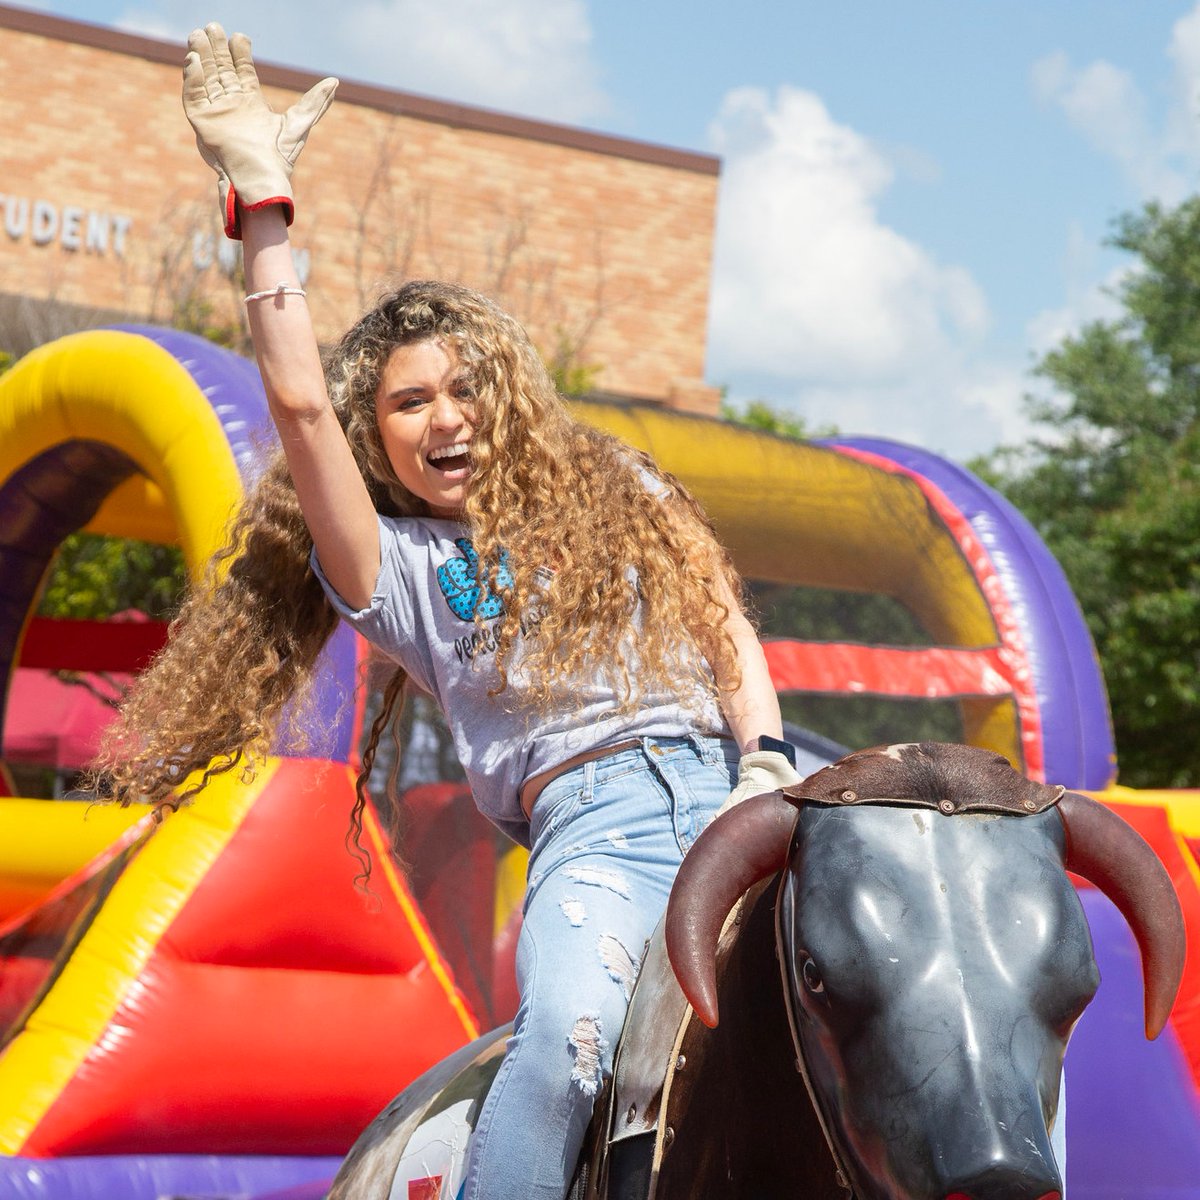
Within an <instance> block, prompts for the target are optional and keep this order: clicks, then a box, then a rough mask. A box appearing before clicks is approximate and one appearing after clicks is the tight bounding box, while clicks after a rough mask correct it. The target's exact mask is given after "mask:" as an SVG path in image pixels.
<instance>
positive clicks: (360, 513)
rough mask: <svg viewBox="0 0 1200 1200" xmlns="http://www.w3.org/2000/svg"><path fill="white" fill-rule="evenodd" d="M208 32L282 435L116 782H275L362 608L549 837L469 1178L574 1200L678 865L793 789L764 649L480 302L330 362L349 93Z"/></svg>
mask: <svg viewBox="0 0 1200 1200" xmlns="http://www.w3.org/2000/svg"><path fill="white" fill-rule="evenodd" d="M189 48H190V49H189V53H188V56H187V60H186V63H185V67H184V106H185V110H186V112H187V115H188V117H189V119H190V121H191V122H192V125H193V127H194V128H195V131H196V136H197V142H198V144H199V147H200V151H201V154H202V155H203V156H204V158H205V160H206V161H207V162H208V163H209V164H210V165H211V166H212V167H213V168H214V169H215V170H216V171H217V174H218V178H219V191H220V197H221V203H222V211H223V214H224V217H225V220H226V227H227V232H228V233H230V235H231V236H240V237H241V238H242V239H243V242H244V248H245V268H246V282H247V290H248V293H249V294H248V295H247V297H246V303H247V305H248V311H249V318H250V328H251V334H252V336H253V340H254V347H255V352H256V355H257V357H258V364H259V368H260V370H261V373H262V378H263V383H264V385H265V388H266V393H267V398H268V401H269V405H270V410H271V415H272V417H273V419H274V422H275V425H276V428H277V430H278V433H279V438H280V442H281V452H280V454H279V456H278V457H277V459H276V461H275V462H274V463H273V464H272V466H271V467H270V468H268V470H267V471H266V473H265V475H264V477H263V479H262V480H261V481H260V483H259V484H258V485H257V487H256V489H255V491H254V493H253V494H252V495H251V496H250V497H249V498H248V499H247V501H246V503H245V505H244V507H243V509H242V511H241V513H240V514H239V516H238V519H237V521H236V523H235V525H234V528H233V532H232V535H231V539H230V544H229V546H228V547H227V549H226V550H225V551H224V552H223V554H222V556H221V570H220V571H218V572H214V577H213V580H212V581H211V582H210V584H209V585H208V586H206V587H205V588H203V589H198V590H197V592H196V593H195V594H194V595H193V596H192V597H191V598H190V599H189V600H188V602H187V603H186V605H185V607H184V610H183V612H182V613H181V616H180V618H179V621H178V623H177V626H176V628H175V630H174V632H173V636H172V640H171V643H170V645H169V646H168V648H167V649H166V651H164V653H163V655H162V656H161V657H160V659H159V660H158V661H157V662H156V664H155V665H154V666H153V667H152V668H151V670H150V671H149V672H147V674H146V675H145V676H144V677H143V679H142V680H141V681H140V686H139V688H138V689H137V690H136V692H135V694H134V696H133V697H132V698H131V700H130V702H129V704H128V705H127V707H126V709H125V711H124V713H123V724H122V725H121V727H120V728H119V729H118V731H117V734H116V737H115V739H114V741H113V747H114V749H113V751H112V763H111V774H112V779H113V784H114V787H115V789H116V790H117V792H118V794H121V795H127V796H128V795H135V794H138V795H142V796H148V797H150V798H151V799H154V800H156V801H157V802H159V803H161V804H164V805H174V804H177V803H179V802H180V800H181V799H184V798H186V795H185V796H182V797H181V796H180V795H179V794H178V793H175V794H172V792H171V789H172V788H173V787H175V786H176V785H177V784H178V783H179V782H180V780H181V779H182V778H183V777H184V776H185V775H186V774H187V773H188V772H190V771H193V770H196V769H198V768H207V769H208V771H209V773H210V774H211V773H212V772H213V771H221V770H229V769H239V770H246V769H252V768H253V764H254V762H255V761H256V760H257V759H258V758H259V757H260V756H261V755H262V754H263V753H264V752H265V751H266V749H267V746H268V744H269V742H270V739H271V737H272V735H273V733H274V731H275V726H276V723H277V719H278V716H279V713H280V710H281V707H282V706H283V705H284V703H285V702H287V701H289V700H291V699H292V698H293V697H294V696H295V694H296V693H297V692H298V690H299V689H301V687H302V685H303V683H304V682H305V680H306V679H307V677H308V675H309V674H310V672H311V668H312V666H313V662H314V660H315V658H316V655H317V652H318V651H319V649H320V647H321V646H322V645H323V644H324V642H325V640H326V639H327V638H328V636H329V634H330V633H331V631H332V629H333V627H334V625H335V623H336V620H337V617H338V616H340V617H341V618H343V619H345V620H347V621H349V622H350V623H351V624H352V625H354V626H355V628H357V629H358V630H359V631H360V632H362V634H363V635H364V636H365V637H366V638H367V639H368V640H369V641H370V642H371V643H372V644H373V645H374V646H375V647H376V648H377V649H378V650H379V651H380V652H382V653H383V654H385V655H387V656H389V657H390V658H391V659H393V660H394V661H395V663H396V664H397V668H396V672H395V675H394V677H393V679H392V682H391V685H390V686H389V687H388V689H387V694H386V707H387V708H388V709H390V708H391V706H392V705H393V704H394V703H395V702H396V700H397V698H398V696H399V694H400V691H401V688H402V686H403V685H404V683H405V682H406V681H411V683H412V684H413V685H415V686H416V687H419V688H421V689H422V690H424V691H425V692H427V693H428V694H430V695H431V696H432V697H433V698H434V699H435V700H436V701H437V703H438V704H439V705H440V706H441V708H442V709H443V711H444V713H445V716H446V720H447V723H448V725H449V727H450V729H451V731H452V733H453V735H454V741H455V747H456V750H457V752H458V754H459V757H460V758H461V760H462V763H463V766H464V768H465V770H466V772H467V776H468V778H469V780H470V783H471V787H472V790H473V793H474V795H475V798H476V801H477V803H478V805H479V807H480V809H481V810H482V811H483V812H484V813H485V814H486V815H487V816H488V817H489V818H491V820H492V821H494V822H495V823H496V824H497V825H498V826H499V827H500V828H501V829H503V830H504V832H505V833H507V834H508V835H510V836H511V837H512V838H514V839H515V840H516V841H518V842H520V843H522V844H523V845H526V846H528V847H530V850H531V854H530V860H529V880H528V892H527V896H526V901H525V913H524V925H523V931H522V934H521V939H520V945H519V949H518V961H517V974H518V983H519V987H520V992H521V1004H520V1010H519V1012H518V1014H517V1018H516V1026H515V1032H514V1034H513V1037H512V1038H511V1040H510V1042H509V1044H508V1049H507V1053H506V1056H505V1059H504V1063H503V1066H502V1068H501V1070H500V1073H499V1075H498V1076H497V1079H496V1082H495V1085H494V1086H493V1088H492V1090H491V1093H490V1094H489V1096H488V1099H487V1102H486V1105H485V1107H484V1111H483V1113H482V1115H481V1117H480V1120H479V1122H478V1125H477V1128H476V1133H475V1139H474V1143H473V1146H472V1151H471V1158H470V1163H469V1166H468V1174H467V1182H466V1193H465V1194H466V1196H467V1197H475V1198H479V1197H486V1198H487V1200H506V1198H510V1197H511V1198H514V1200H515V1198H516V1197H520V1198H521V1200H528V1197H530V1196H536V1197H547V1198H550V1200H558V1198H560V1197H562V1196H563V1195H564V1194H565V1192H566V1190H567V1186H568V1183H569V1181H570V1178H571V1173H572V1171H573V1168H574V1163H575V1158H576V1155H577V1153H578V1150H579V1147H580V1143H581V1141H582V1138H583V1134H584V1131H585V1129H586V1126H587V1123H588V1120H589V1117H590V1114H591V1108H592V1104H593V1100H594V1097H595V1095H596V1094H597V1091H598V1090H599V1088H600V1086H601V1084H602V1082H603V1080H604V1078H605V1076H606V1074H607V1072H608V1071H609V1069H610V1066H611V1058H612V1051H613V1049H614V1047H615V1044H616V1040H617V1036H618V1034H619V1032H620V1028H621V1024H622V1021H623V1019H624V1014H625V1009H626V1006H627V1003H628V998H629V991H630V988H631V986H632V983H633V979H634V977H635V975H636V971H637V964H638V960H639V958H640V955H641V952H642V949H643V946H644V944H645V941H646V938H647V937H648V936H649V934H650V932H651V930H652V929H653V927H654V925H655V924H656V923H657V921H658V918H659V916H660V915H661V912H662V910H663V907H664V905H665V902H666V898H667V893H668V890H669V888H670V885H671V881H672V879H673V877H674V875H675V872H676V869H677V868H678V866H679V863H680V861H681V858H682V856H683V854H684V853H685V852H686V850H687V848H688V847H689V845H690V844H691V843H692V841H693V840H694V839H695V838H696V836H697V835H698V834H699V832H700V831H701V829H703V827H704V826H705V825H706V824H707V823H708V821H709V820H710V819H711V818H712V816H713V815H714V814H715V813H716V812H717V810H718V809H719V808H720V807H721V806H722V804H724V803H726V802H728V801H729V800H736V799H740V798H742V797H743V796H744V795H752V794H755V793H757V792H761V791H768V790H772V789H773V788H776V787H780V786H784V785H786V784H789V783H793V782H796V781H797V780H798V776H797V775H796V773H795V771H794V770H793V768H792V767H791V765H790V764H789V762H788V760H787V758H786V757H785V756H784V754H783V753H781V752H780V751H781V749H782V743H780V744H779V746H776V747H774V748H767V749H763V748H761V747H760V745H759V739H761V738H766V739H767V744H768V746H771V740H772V739H779V738H780V737H781V732H782V731H781V726H780V715H779V706H778V702H777V700H776V697H775V693H774V690H773V688H772V686H771V683H770V680H769V678H768V675H767V670H766V665H765V662H764V659H763V655H762V651H761V648H760V646H759V644H758V640H757V638H756V636H755V634H754V631H753V629H752V628H751V626H750V623H749V622H748V621H747V619H746V617H745V616H744V615H743V613H742V609H741V606H740V603H739V600H738V593H739V584H738V581H737V579H736V576H735V574H734V571H733V569H732V567H731V566H730V564H729V561H728V558H727V556H726V555H725V553H724V552H723V551H722V549H721V547H720V546H719V545H718V544H717V542H716V540H715V539H714V537H713V534H712V531H711V529H710V527H709V526H708V524H707V522H706V521H705V519H704V518H703V516H702V514H701V512H700V510H699V508H698V507H697V505H696V503H695V502H694V501H693V500H692V499H691V498H690V497H689V496H688V494H687V493H686V491H685V490H684V489H683V487H682V486H681V485H680V484H679V483H678V482H677V481H676V480H674V479H672V478H670V477H669V476H667V475H666V474H664V473H662V472H661V471H659V470H658V469H657V468H655V466H654V465H653V463H652V462H651V461H650V460H649V459H648V458H647V457H646V456H645V455H642V454H640V453H638V452H636V451H634V450H633V449H632V448H630V447H628V446H626V445H623V444H622V443H620V442H618V441H617V440H616V439H614V438H612V437H609V436H607V435H605V434H602V433H599V432H597V431H595V430H593V429H590V428H588V427H586V426H584V425H581V424H579V423H578V422H576V421H575V420H574V419H573V418H572V417H571V415H570V414H569V412H568V411H567V409H566V407H565V405H564V404H563V402H562V400H561V398H560V397H559V396H558V395H557V393H556V392H555V389H554V386H553V384H552V382H551V380H550V378H549V376H548V374H547V372H546V370H545V368H544V367H543V365H542V363H541V361H540V360H539V358H538V355H537V353H536V351H535V350H534V347H533V346H532V344H531V342H530V340H529V338H528V336H527V335H526V333H525V332H524V330H523V329H522V328H521V327H520V325H518V324H517V322H516V321H514V320H513V319H512V318H511V317H510V316H508V315H507V314H505V313H504V312H502V311H501V310H500V309H499V308H497V307H496V306H495V305H494V304H492V303H491V302H490V301H488V300H487V299H485V298H484V297H482V296H480V295H478V294H476V293H474V292H472V291H469V290H468V289H466V288H463V287H459V286H456V285H453V284H447V283H428V282H425V283H408V284H406V285H404V286H403V287H400V288H399V289H398V290H396V291H394V292H392V293H391V294H388V295H385V296H384V297H383V298H382V299H381V300H380V301H379V303H378V304H377V305H376V306H375V307H374V308H373V309H372V310H371V311H370V312H368V313H367V314H366V315H365V316H363V317H362V318H361V320H359V321H358V323H357V324H356V325H354V327H353V328H352V329H350V331H349V332H348V333H347V334H346V335H345V336H344V337H343V338H342V340H341V342H340V343H339V344H338V346H337V347H336V348H335V349H334V351H333V352H332V354H331V355H330V356H329V359H328V363H327V366H326V367H325V369H324V370H323V369H322V365H321V361H320V358H319V355H318V350H317V343H316V339H315V337H314V334H313V329H312V324H311V321H310V319H309V315H308V311H307V307H306V304H305V297H304V292H303V289H302V288H301V287H300V286H299V283H298V281H297V278H296V276H295V274H294V269H293V266H292V261H291V255H290V252H289V249H288V242H287V225H288V223H289V221H290V219H291V215H292V212H291V209H292V204H291V186H290V176H291V168H292V165H293V163H294V160H295V158H296V155H297V154H298V153H299V150H300V149H301V147H302V146H303V144H304V141H305V139H306V137H307V135H308V132H309V130H310V129H311V127H312V125H313V124H314V123H315V122H316V121H317V120H318V119H319V118H320V116H321V115H322V113H323V112H324V111H325V109H326V108H327V107H328V105H329V103H330V101H331V100H332V96H333V90H334V88H335V87H336V81H333V80H325V81H323V82H322V83H320V84H318V85H317V86H316V87H315V88H314V89H313V90H312V91H311V92H310V93H309V94H308V95H307V96H306V97H304V98H303V99H302V100H301V101H299V102H298V103H297V104H296V105H295V106H294V107H293V108H292V109H290V110H289V111H288V112H287V113H285V114H282V115H277V114H275V113H274V112H272V111H271V109H270V108H269V107H268V106H267V105H266V103H265V102H264V100H263V98H262V95H261V92H260V89H259V86H258V80H257V77H256V74H255V70H254V65H253V62H252V60H251V57H250V46H249V42H248V40H247V39H245V38H244V37H242V36H241V35H237V34H235V35H234V36H233V37H232V38H231V39H228V40H227V39H226V37H225V34H224V33H223V31H222V30H221V28H220V27H219V26H216V25H210V26H208V27H207V28H206V29H204V30H197V31H195V32H194V33H193V34H192V36H191V38H190V39H189ZM381 728H382V721H379V722H377V723H376V727H375V730H374V734H373V741H372V744H371V746H370V747H369V748H368V752H367V755H366V758H367V765H368V766H369V761H370V758H371V756H372V754H373V745H374V739H377V737H378V734H379V730H380V729H381ZM210 764H211V765H210ZM731 788H732V789H733V793H732V795H731ZM193 790H195V789H193ZM359 803H360V806H361V804H362V803H363V800H362V796H361V794H360V801H359Z"/></svg>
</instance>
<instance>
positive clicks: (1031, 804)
mask: <svg viewBox="0 0 1200 1200" xmlns="http://www.w3.org/2000/svg"><path fill="white" fill-rule="evenodd" d="M1021 807H1022V808H1024V809H1025V811H1026V812H1033V810H1034V809H1035V808H1037V805H1036V804H1034V802H1033V801H1032V800H1026V801H1025V803H1024V804H1023V805H1022V806H1021Z"/></svg>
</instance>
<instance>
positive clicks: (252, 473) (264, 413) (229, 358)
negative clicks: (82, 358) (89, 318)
mask: <svg viewBox="0 0 1200 1200" xmlns="http://www.w3.org/2000/svg"><path fill="white" fill-rule="evenodd" d="M112 328H113V329H117V330H120V331H121V332H122V333H133V334H137V335H138V336H139V337H144V338H145V339H146V340H147V341H150V342H153V343H154V344H155V345H156V346H161V347H162V348H163V349H164V350H165V351H166V352H167V353H168V354H170V355H171V357H172V358H174V359H175V360H176V361H177V362H178V363H179V364H180V366H182V367H183V368H184V369H185V370H186V371H187V372H188V374H189V375H191V377H192V378H193V379H194V380H195V381H196V386H197V387H198V388H199V389H200V391H201V392H203V393H204V397H205V399H206V400H208V402H209V404H211V405H212V409H213V412H214V413H215V414H216V416H217V420H218V421H219V422H220V424H221V428H222V430H224V433H225V438H226V440H227V441H228V442H229V448H230V449H231V450H232V451H233V459H234V462H236V463H237V468H238V471H239V473H240V474H241V476H242V480H243V482H245V483H247V484H248V483H250V482H252V481H253V480H254V478H255V477H256V476H257V474H258V471H259V470H260V469H261V467H262V465H263V452H264V450H269V449H273V448H274V447H275V446H276V445H277V442H276V440H275V430H274V428H273V426H272V425H271V415H270V413H269V412H268V410H267V396H266V393H265V392H264V391H263V385H262V379H261V377H260V376H259V373H258V368H257V367H256V366H255V365H254V363H252V362H250V361H249V360H248V359H245V358H242V356H241V355H240V354H235V353H234V352H233V351H232V350H226V349H225V347H223V346H218V345H217V344H216V343H215V342H210V341H208V339H207V338H202V337H200V336H199V335H197V334H194V333H184V332H182V331H181V330H178V329H163V328H160V327H158V326H155V325H114V326H112Z"/></svg>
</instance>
